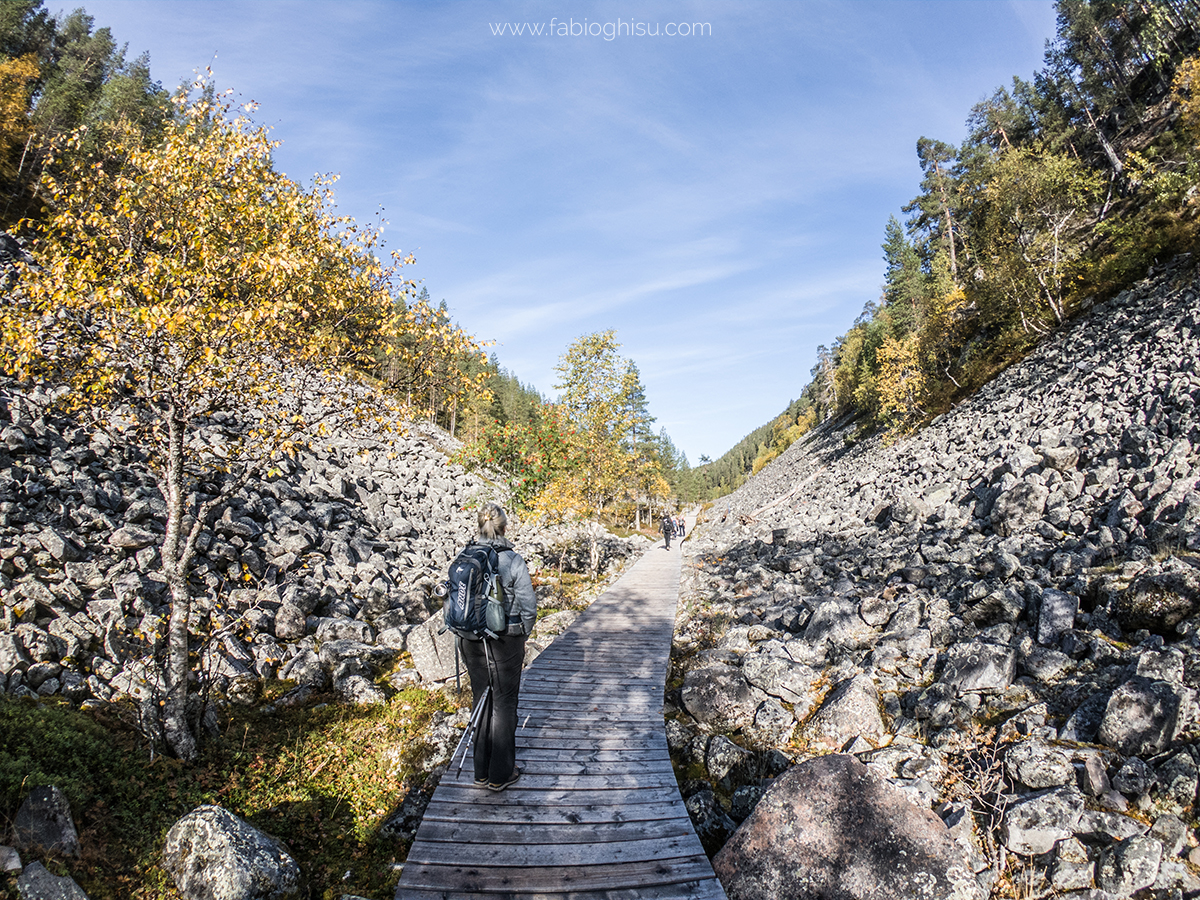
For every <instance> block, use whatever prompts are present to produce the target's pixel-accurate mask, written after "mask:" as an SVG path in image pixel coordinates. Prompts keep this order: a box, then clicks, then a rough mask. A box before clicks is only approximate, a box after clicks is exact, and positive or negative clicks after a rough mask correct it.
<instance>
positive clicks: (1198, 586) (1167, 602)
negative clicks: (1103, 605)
mask: <svg viewBox="0 0 1200 900" xmlns="http://www.w3.org/2000/svg"><path fill="white" fill-rule="evenodd" d="M1198 611H1200V572H1197V571H1196V570H1195V569H1193V568H1192V567H1191V566H1189V565H1187V564H1186V563H1183V562H1179V561H1178V560H1167V561H1166V562H1164V564H1163V565H1162V566H1160V567H1157V568H1156V569H1154V570H1151V571H1147V572H1144V573H1142V574H1141V575H1139V576H1138V577H1136V578H1135V579H1134V580H1133V581H1132V582H1131V583H1130V585H1129V587H1128V589H1126V590H1124V591H1121V592H1120V593H1118V594H1116V595H1115V596H1114V597H1113V599H1112V616H1113V618H1114V619H1115V620H1116V622H1117V624H1118V625H1120V626H1121V627H1122V628H1124V629H1125V630H1126V631H1136V630H1137V629H1139V628H1145V629H1147V630H1149V631H1152V632H1154V633H1155V634H1162V635H1167V636H1171V635H1174V633H1175V626H1177V625H1178V624H1179V623H1181V622H1183V621H1184V620H1185V619H1188V618H1190V617H1192V616H1194V615H1196V613H1197V612H1198Z"/></svg>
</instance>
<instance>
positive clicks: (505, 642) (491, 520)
mask: <svg viewBox="0 0 1200 900" xmlns="http://www.w3.org/2000/svg"><path fill="white" fill-rule="evenodd" d="M507 527H508V517H507V516H506V515H505V514H504V510H503V509H501V508H500V507H499V506H497V505H496V504H495V503H488V504H486V505H484V506H483V508H482V509H480V510H479V540H477V541H476V543H477V544H483V545H485V546H490V547H494V548H495V549H496V552H497V555H498V556H499V558H500V589H501V591H502V599H503V604H504V606H505V608H506V610H507V613H508V621H507V627H506V629H505V630H504V632H503V633H502V634H500V635H499V636H498V637H487V638H483V639H481V640H474V641H473V640H468V639H466V638H463V637H462V636H458V637H455V641H456V642H457V643H458V652H459V654H461V656H462V658H463V660H464V662H465V663H466V666H467V674H468V675H469V676H470V678H471V694H472V696H473V701H474V703H476V704H477V703H478V702H479V698H480V697H481V696H483V693H484V691H485V690H487V687H488V684H489V682H490V684H491V687H492V696H491V698H490V699H489V700H488V701H486V703H487V707H488V708H487V709H486V710H485V711H484V715H483V719H482V720H481V721H480V724H479V730H478V731H477V732H476V733H475V783H476V784H477V785H480V786H481V787H482V786H484V785H486V786H487V787H488V788H490V789H491V790H493V791H502V790H504V789H505V788H506V787H508V786H509V785H510V784H513V783H514V782H515V781H516V780H517V779H518V778H519V777H520V776H521V770H520V768H518V767H517V695H518V693H520V690H521V665H522V663H524V661H525V639H526V638H527V637H528V636H529V632H531V631H532V630H533V625H534V623H535V622H536V621H537V595H536V594H534V592H533V582H532V581H531V580H530V578H529V567H528V566H527V565H526V564H525V560H524V558H523V557H522V556H521V554H519V553H517V552H516V551H515V550H514V549H513V545H512V544H511V543H510V542H509V541H508V540H507V539H506V538H505V537H504V530H505V528H507ZM489 669H491V678H490V679H489V677H488V675H489V672H488V670H489Z"/></svg>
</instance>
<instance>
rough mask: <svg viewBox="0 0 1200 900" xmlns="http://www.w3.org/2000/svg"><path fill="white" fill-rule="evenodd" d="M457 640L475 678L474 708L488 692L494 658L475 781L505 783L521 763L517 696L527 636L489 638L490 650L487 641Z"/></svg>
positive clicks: (477, 747)
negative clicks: (484, 693) (519, 759)
mask: <svg viewBox="0 0 1200 900" xmlns="http://www.w3.org/2000/svg"><path fill="white" fill-rule="evenodd" d="M455 640H456V641H458V652H459V654H461V656H462V658H463V661H464V663H465V664H466V667H467V674H468V675H469V676H470V678H471V696H472V708H474V704H475V703H478V702H479V698H480V697H481V696H483V692H484V691H485V690H487V686H488V668H489V657H490V668H491V670H492V677H491V685H492V699H491V700H490V701H488V707H489V709H487V710H485V711H484V716H483V718H482V719H481V720H480V723H479V730H478V731H477V732H476V733H475V780H476V781H481V780H483V779H487V781H489V782H491V783H492V784H504V783H505V782H506V781H508V779H509V777H510V776H511V775H512V772H513V768H514V767H515V766H516V764H517V695H518V694H519V693H520V691H521V664H522V663H523V662H524V661H525V635H523V634H520V635H504V636H502V637H498V638H487V639H486V643H487V647H486V649H485V647H484V643H485V642H484V641H467V640H463V639H462V638H455Z"/></svg>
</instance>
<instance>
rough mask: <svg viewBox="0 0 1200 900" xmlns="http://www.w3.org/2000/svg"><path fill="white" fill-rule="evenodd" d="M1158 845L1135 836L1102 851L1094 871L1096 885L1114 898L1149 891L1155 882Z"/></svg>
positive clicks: (1160, 848) (1158, 852) (1159, 849)
mask: <svg viewBox="0 0 1200 900" xmlns="http://www.w3.org/2000/svg"><path fill="white" fill-rule="evenodd" d="M1161 862H1162V844H1160V843H1159V842H1158V841H1157V840H1155V839H1154V838H1152V837H1148V836H1142V835H1139V836H1137V837H1131V838H1129V839H1128V840H1125V841H1118V842H1117V843H1115V844H1112V845H1111V846H1109V847H1106V848H1105V850H1104V853H1103V854H1102V855H1101V857H1100V864H1099V865H1098V866H1097V867H1096V884H1097V886H1099V887H1100V889H1101V890H1105V891H1108V892H1109V893H1110V894H1112V895H1114V896H1117V897H1128V896H1131V895H1132V894H1134V893H1135V892H1137V891H1140V890H1141V889H1142V888H1146V887H1150V885H1152V884H1154V881H1155V879H1156V878H1158V866H1159V863H1161Z"/></svg>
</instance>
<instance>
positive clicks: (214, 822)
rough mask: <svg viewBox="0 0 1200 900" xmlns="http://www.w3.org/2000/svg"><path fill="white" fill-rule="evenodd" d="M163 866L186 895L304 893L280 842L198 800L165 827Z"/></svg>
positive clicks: (272, 899) (273, 899) (213, 898)
mask: <svg viewBox="0 0 1200 900" xmlns="http://www.w3.org/2000/svg"><path fill="white" fill-rule="evenodd" d="M163 868H165V869H166V870H167V872H168V873H169V874H170V875H171V877H172V878H173V879H174V880H175V887H176V888H177V889H178V890H179V893H181V894H182V895H183V896H184V897H185V898H186V900H286V898H289V897H301V896H303V895H304V882H303V879H302V878H301V875H300V867H299V866H297V865H296V861H295V860H294V859H292V857H291V855H290V854H289V853H288V852H287V848H286V847H285V846H284V845H283V842H282V841H280V840H279V839H278V838H274V837H271V836H270V835H268V834H265V833H264V832H261V831H259V830H258V829H257V828H255V827H254V826H253V825H250V824H249V823H248V822H246V821H244V820H243V819H240V818H238V817H237V816H235V815H234V814H233V813H231V812H229V811H228V810H225V809H222V808H221V807H219V806H201V807H199V808H198V809H195V810H193V811H192V812H190V813H188V814H187V815H186V816H184V817H183V818H182V819H180V820H179V821H178V822H176V823H175V824H174V825H173V826H172V827H171V830H170V831H169V832H167V841H166V846H165V847H164V848H163Z"/></svg>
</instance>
